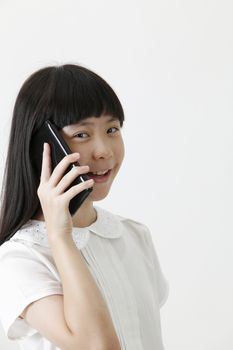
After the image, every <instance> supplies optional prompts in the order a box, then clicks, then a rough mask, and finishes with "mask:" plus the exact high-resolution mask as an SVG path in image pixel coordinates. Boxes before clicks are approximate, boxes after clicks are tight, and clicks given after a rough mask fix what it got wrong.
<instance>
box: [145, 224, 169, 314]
mask: <svg viewBox="0 0 233 350" xmlns="http://www.w3.org/2000/svg"><path fill="white" fill-rule="evenodd" d="M143 226H144V228H145V236H146V242H147V245H148V249H149V252H150V256H151V259H152V262H153V266H154V269H155V274H156V282H157V283H156V287H157V290H158V296H159V305H160V308H161V307H162V306H163V305H164V304H165V302H166V301H167V298H168V295H169V282H168V280H167V279H166V278H165V276H164V274H163V271H162V269H161V265H160V262H159V259H158V255H157V252H156V250H155V246H154V243H153V240H152V237H151V233H150V230H149V229H148V227H147V226H145V225H143Z"/></svg>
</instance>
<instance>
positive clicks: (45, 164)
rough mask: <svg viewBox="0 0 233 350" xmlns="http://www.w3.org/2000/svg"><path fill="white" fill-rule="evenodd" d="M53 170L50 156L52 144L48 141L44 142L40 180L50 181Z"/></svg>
mask: <svg viewBox="0 0 233 350" xmlns="http://www.w3.org/2000/svg"><path fill="white" fill-rule="evenodd" d="M51 171H52V166H51V158H50V145H49V144H48V143H44V149H43V156H42V167H41V175H40V181H41V182H45V181H48V180H49V178H50V175H51Z"/></svg>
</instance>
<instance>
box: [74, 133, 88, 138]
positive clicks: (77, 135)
mask: <svg viewBox="0 0 233 350" xmlns="http://www.w3.org/2000/svg"><path fill="white" fill-rule="evenodd" d="M80 135H87V133H86V132H80V133H78V134H76V135H75V137H78V138H80V139H85V138H86V137H83V136H80Z"/></svg>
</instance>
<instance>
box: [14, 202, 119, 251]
mask: <svg viewBox="0 0 233 350" xmlns="http://www.w3.org/2000/svg"><path fill="white" fill-rule="evenodd" d="M94 208H95V209H96V213H97V219H96V221H95V222H93V223H92V224H91V225H89V226H86V227H73V229H72V236H73V239H74V241H75V243H76V245H77V246H78V248H80V249H81V248H83V247H85V245H86V244H87V242H88V240H89V237H90V234H94V235H97V236H99V237H102V238H107V239H115V238H119V237H120V236H121V235H122V228H121V227H120V226H121V225H120V222H121V217H120V216H118V215H114V214H112V213H110V212H109V211H107V210H105V209H103V208H100V207H97V206H95V207H94ZM20 238H21V239H24V240H27V241H31V242H33V243H37V244H40V245H43V246H47V247H48V246H49V243H48V235H47V231H46V224H45V221H40V220H35V219H30V220H28V222H27V223H26V224H24V225H23V226H22V227H21V229H20V230H18V231H17V232H16V233H15V235H14V236H13V237H12V238H11V240H16V239H20Z"/></svg>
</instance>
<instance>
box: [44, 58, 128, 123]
mask: <svg viewBox="0 0 233 350" xmlns="http://www.w3.org/2000/svg"><path fill="white" fill-rule="evenodd" d="M51 75H52V76H51V80H50V82H51V84H50V88H49V95H50V96H49V99H47V108H46V109H47V111H46V114H47V116H48V118H49V119H50V120H52V121H53V122H54V123H55V124H56V126H57V127H58V129H61V128H63V127H64V126H66V125H69V124H75V123H78V122H80V121H81V120H83V119H85V118H88V117H96V118H98V117H100V116H102V115H110V116H112V117H114V118H116V119H118V120H119V121H120V125H121V127H122V125H123V121H124V111H123V108H122V106H121V103H120V101H119V99H118V97H117V95H116V94H115V92H114V91H113V89H112V88H111V87H110V86H109V85H108V84H107V82H106V81H105V80H104V79H102V78H101V77H100V76H98V75H97V74H95V73H94V72H92V71H90V70H88V69H86V68H84V67H79V66H76V65H64V66H60V67H55V68H54V70H53V72H52V74H51Z"/></svg>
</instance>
